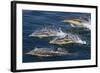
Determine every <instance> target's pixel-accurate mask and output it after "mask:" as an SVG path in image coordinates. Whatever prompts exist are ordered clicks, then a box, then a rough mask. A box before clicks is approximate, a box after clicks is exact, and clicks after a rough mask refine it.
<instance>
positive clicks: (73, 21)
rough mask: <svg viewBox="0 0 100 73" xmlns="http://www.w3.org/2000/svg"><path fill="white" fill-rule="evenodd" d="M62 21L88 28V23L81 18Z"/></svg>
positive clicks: (73, 25)
mask: <svg viewBox="0 0 100 73" xmlns="http://www.w3.org/2000/svg"><path fill="white" fill-rule="evenodd" d="M62 22H64V23H70V25H71V26H72V27H83V28H87V29H90V23H89V22H88V21H86V20H84V19H82V18H79V19H65V20H63V21H62Z"/></svg>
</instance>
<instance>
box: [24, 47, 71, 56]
mask: <svg viewBox="0 0 100 73" xmlns="http://www.w3.org/2000/svg"><path fill="white" fill-rule="evenodd" d="M47 49H48V48H47ZM49 49H50V48H49ZM26 54H29V55H33V56H38V57H53V56H63V55H71V53H69V52H68V51H65V50H62V48H57V50H56V51H54V50H46V48H35V49H33V50H31V51H30V52H28V53H26Z"/></svg>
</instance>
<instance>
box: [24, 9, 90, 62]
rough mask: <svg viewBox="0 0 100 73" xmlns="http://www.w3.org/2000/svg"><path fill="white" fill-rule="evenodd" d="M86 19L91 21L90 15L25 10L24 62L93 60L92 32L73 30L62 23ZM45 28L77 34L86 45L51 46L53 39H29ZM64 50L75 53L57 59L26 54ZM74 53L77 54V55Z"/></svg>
mask: <svg viewBox="0 0 100 73" xmlns="http://www.w3.org/2000/svg"><path fill="white" fill-rule="evenodd" d="M79 17H84V19H85V20H87V21H89V20H90V19H91V14H90V13H76V12H54V11H35V10H23V48H22V50H23V51H22V52H23V59H22V60H23V62H24V63H28V62H45V61H46V62H47V61H68V60H70V61H74V60H87V59H91V40H90V38H91V35H90V34H91V31H90V30H87V29H85V28H77V27H75V28H73V27H72V26H70V25H69V23H64V22H62V21H63V20H65V19H71V18H74V19H77V18H79ZM44 27H48V28H52V29H59V28H61V30H62V31H64V32H66V33H67V32H68V33H72V34H77V35H79V36H80V38H81V39H82V40H85V41H86V44H66V45H54V44H50V43H49V41H50V40H51V39H52V38H51V37H47V38H42V39H40V38H37V37H29V35H30V34H31V33H33V32H34V31H36V30H40V29H42V28H44ZM36 47H38V48H52V47H53V48H59V47H61V48H64V49H65V50H67V51H69V52H70V53H73V54H72V55H64V56H55V57H36V56H32V55H28V54H26V53H27V52H29V51H31V50H33V49H34V48H36ZM74 53H77V55H75V54H74Z"/></svg>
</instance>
